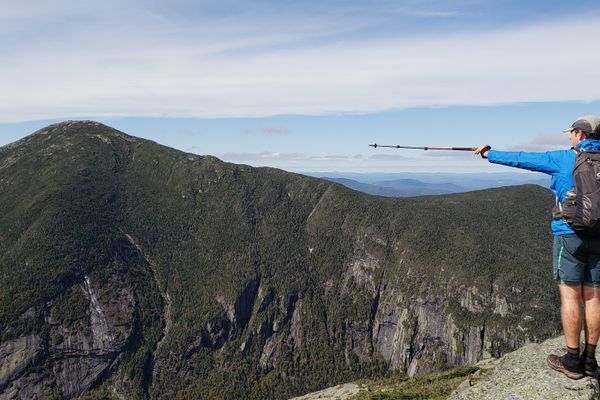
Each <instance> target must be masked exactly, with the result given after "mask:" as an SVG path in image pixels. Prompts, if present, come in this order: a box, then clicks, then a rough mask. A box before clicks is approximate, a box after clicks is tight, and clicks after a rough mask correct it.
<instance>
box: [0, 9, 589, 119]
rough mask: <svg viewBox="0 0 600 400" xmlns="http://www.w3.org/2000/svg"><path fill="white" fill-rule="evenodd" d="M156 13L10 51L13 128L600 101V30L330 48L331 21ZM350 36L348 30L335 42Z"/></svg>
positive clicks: (3, 86)
mask: <svg viewBox="0 0 600 400" xmlns="http://www.w3.org/2000/svg"><path fill="white" fill-rule="evenodd" d="M36 4H37V3H36ZM67 4H69V3H67ZM17 12H18V10H17V11H14V13H17ZM127 15H129V13H128V14H127ZM153 15H154V14H152V13H150V12H147V13H145V14H143V15H142V16H140V17H138V20H136V21H133V22H134V23H132V24H131V25H127V24H125V23H123V24H122V25H121V24H119V25H116V26H113V25H111V24H110V23H109V22H106V21H103V22H102V21H101V22H99V23H98V24H97V25H94V24H91V25H90V26H89V27H87V28H86V27H81V26H79V25H76V26H72V27H71V28H72V29H73V30H75V32H71V33H74V34H71V35H69V38H68V39H67V38H65V37H66V36H65V37H63V38H62V39H61V40H62V41H61V42H56V43H53V42H52V41H42V42H40V43H39V44H36V42H35V41H31V42H27V43H23V45H22V46H20V47H19V48H9V49H8V50H7V51H6V52H4V54H3V63H1V64H0V75H1V76H2V77H3V78H2V81H1V82H0V121H5V122H6V121H19V120H31V119H43V118H57V117H79V116H95V117H106V116H133V115H135V116H198V117H233V116H267V115H276V114H326V113H346V112H349V113H369V112H376V111H382V110H388V109H394V108H404V107H420V106H445V105H461V104H476V105H491V104H506V103H515V102H530V101H591V100H595V99H600V87H598V85H595V84H594V82H600V56H598V55H597V53H596V52H595V51H593V49H594V48H595V46H596V43H598V41H599V39H600V30H598V29H597V27H598V26H600V19H585V18H583V17H578V18H576V19H573V20H570V19H568V20H567V19H563V20H556V21H552V22H548V23H543V24H537V25H534V26H526V27H520V28H512V29H505V30H499V31H493V32H480V33H477V34H456V35H450V36H449V35H445V36H443V37H431V36H427V37H422V38H416V37H414V36H412V37H410V38H409V37H404V38H403V37H394V38H390V37H388V38H386V39H374V38H371V39H364V40H347V41H345V40H342V39H340V40H339V41H337V42H334V43H331V42H327V43H323V42H320V41H318V40H316V36H315V32H319V29H320V28H325V25H324V21H321V20H318V19H316V20H315V21H313V24H311V25H310V29H306V28H302V27H301V24H299V23H298V22H296V23H295V24H294V26H293V27H292V28H290V29H289V30H287V31H286V30H273V31H260V30H257V29H256V27H252V26H248V25H247V24H246V25H243V24H236V22H239V21H238V20H236V19H235V18H233V17H231V18H229V19H227V20H226V21H229V22H228V23H229V25H222V23H223V20H218V21H217V22H218V23H217V22H215V23H213V24H209V25H207V26H201V27H193V26H189V25H185V26H183V27H176V26H174V24H173V21H170V20H169V19H168V18H163V19H162V20H161V18H159V17H160V15H158V16H157V15H154V16H153ZM6 18H8V17H6ZM150 20H152V21H154V22H155V24H154V25H152V24H150V22H149V21H150ZM121 22H123V21H121ZM263 22H264V21H263ZM286 22H288V21H278V22H277V23H278V24H279V25H285V23H286ZM219 24H220V25H219ZM82 25H85V24H82ZM218 26H220V28H219V27H218ZM213 28H214V29H213ZM0 29H1V28H0ZM344 29H345V28H344V26H343V24H341V23H340V24H339V26H334V27H331V28H329V30H328V31H327V32H343V31H344ZM313 39H314V44H313V45H307V44H306V42H307V41H308V42H310V41H311V40H313ZM319 43H320V44H319ZM0 45H2V43H0ZM3 47H7V44H6V43H4V46H3ZM9 47H10V46H9ZM580 88H585V90H581V89H580Z"/></svg>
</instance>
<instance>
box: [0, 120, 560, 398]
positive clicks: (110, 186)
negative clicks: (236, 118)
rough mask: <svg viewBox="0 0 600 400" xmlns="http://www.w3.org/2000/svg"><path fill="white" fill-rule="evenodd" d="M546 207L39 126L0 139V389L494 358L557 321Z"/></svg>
mask: <svg viewBox="0 0 600 400" xmlns="http://www.w3.org/2000/svg"><path fill="white" fill-rule="evenodd" d="M551 206H552V195H551V193H550V192H549V191H548V190H547V189H544V188H541V187H539V186H534V185H526V186H519V187H510V188H501V189H492V190H485V191H478V192H471V193H462V194H454V195H444V196H428V197H419V198H404V199H389V198H381V197H375V196H369V195H366V194H362V193H357V192H354V191H352V190H350V189H347V188H345V187H343V186H341V185H339V184H335V183H332V182H328V181H324V180H321V179H316V178H310V177H306V176H302V175H298V174H292V173H288V172H284V171H281V170H276V169H271V168H252V167H249V166H245V165H235V164H229V163H225V162H222V161H221V160H219V159H217V158H215V157H211V156H200V155H196V154H190V153H184V152H181V151H177V150H174V149H170V148H167V147H164V146H161V145H159V144H157V143H154V142H151V141H148V140H143V139H140V138H137V137H134V136H130V135H127V134H125V133H123V132H120V131H117V130H115V129H112V128H110V127H107V126H105V125H102V124H99V123H96V122H93V121H69V122H65V123H60V124H55V125H51V126H48V127H46V128H44V129H41V130H39V131H37V132H35V133H33V134H32V135H30V136H28V137H26V138H24V139H22V140H20V141H18V142H15V143H13V144H10V145H8V146H4V147H1V148H0V208H1V210H2V212H1V213H0V288H1V290H0V399H13V398H35V397H37V398H67V399H68V398H76V397H82V396H83V398H89V399H93V398H115V399H121V398H127V399H187V398H206V399H242V398H243V399H264V398H272V399H285V398H290V397H293V396H298V395H301V394H303V393H308V392H310V391H315V390H318V389H322V388H325V387H329V386H333V385H336V384H339V383H343V382H349V381H352V380H355V379H358V378H366V377H382V376H386V375H388V374H403V375H406V376H420V375H425V374H429V373H432V372H437V371H445V370H448V369H451V368H454V367H459V366H463V365H467V364H473V363H476V362H477V361H479V360H480V359H482V358H484V357H487V356H496V357H497V356H502V355H503V354H505V353H507V352H510V351H512V350H514V349H516V348H518V347H520V346H522V345H523V344H525V343H528V342H536V341H541V340H543V339H546V338H548V337H552V336H555V335H556V334H558V332H559V331H560V322H559V315H558V306H557V304H558V299H557V294H556V289H555V287H554V284H553V283H552V280H551V270H550V265H551V260H550V246H551V237H550V233H549V230H548V222H549V218H550V217H549V215H550V214H549V210H550V208H551Z"/></svg>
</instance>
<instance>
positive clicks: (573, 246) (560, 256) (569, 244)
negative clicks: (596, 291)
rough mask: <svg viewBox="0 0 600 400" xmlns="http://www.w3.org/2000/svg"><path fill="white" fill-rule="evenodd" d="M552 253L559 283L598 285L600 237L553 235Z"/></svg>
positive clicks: (599, 274)
mask: <svg viewBox="0 0 600 400" xmlns="http://www.w3.org/2000/svg"><path fill="white" fill-rule="evenodd" d="M552 253H553V257H552V258H553V260H554V263H553V264H554V279H555V280H557V281H558V282H559V283H564V284H566V285H581V284H584V285H586V286H594V287H600V237H591V236H583V235H582V236H580V235H565V236H554V246H553V250H552Z"/></svg>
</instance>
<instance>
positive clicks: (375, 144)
mask: <svg viewBox="0 0 600 400" xmlns="http://www.w3.org/2000/svg"><path fill="white" fill-rule="evenodd" d="M369 146H371V147H375V148H377V143H373V144H370V145H369Z"/></svg>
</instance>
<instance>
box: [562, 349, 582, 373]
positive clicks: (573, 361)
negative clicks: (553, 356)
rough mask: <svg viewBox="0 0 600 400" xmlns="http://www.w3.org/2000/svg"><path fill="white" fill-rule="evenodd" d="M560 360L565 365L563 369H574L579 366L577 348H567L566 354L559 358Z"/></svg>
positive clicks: (579, 360)
mask: <svg viewBox="0 0 600 400" xmlns="http://www.w3.org/2000/svg"><path fill="white" fill-rule="evenodd" d="M560 360H561V362H562V363H563V364H564V365H565V367H571V368H574V367H576V366H578V365H580V363H581V359H580V358H579V347H569V346H567V354H565V355H564V356H562V357H560Z"/></svg>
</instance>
